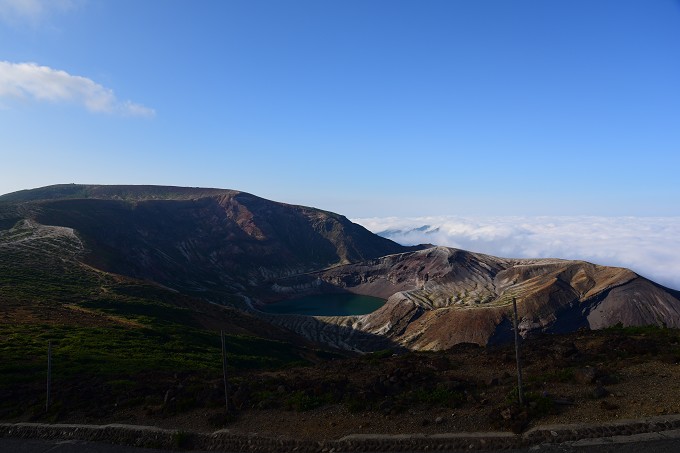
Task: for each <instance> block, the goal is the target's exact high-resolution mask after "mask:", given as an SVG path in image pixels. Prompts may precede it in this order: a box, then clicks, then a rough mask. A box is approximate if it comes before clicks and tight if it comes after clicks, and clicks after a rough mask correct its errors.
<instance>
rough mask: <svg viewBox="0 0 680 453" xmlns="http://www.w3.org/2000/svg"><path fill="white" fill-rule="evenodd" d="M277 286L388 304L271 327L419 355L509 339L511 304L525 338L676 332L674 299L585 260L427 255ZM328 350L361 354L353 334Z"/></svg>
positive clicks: (434, 251)
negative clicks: (608, 331) (627, 329)
mask: <svg viewBox="0 0 680 453" xmlns="http://www.w3.org/2000/svg"><path fill="white" fill-rule="evenodd" d="M276 285H277V288H278V290H279V291H282V290H285V289H288V290H289V293H295V294H300V293H307V294H309V293H314V292H324V291H338V290H343V291H348V292H353V293H357V294H365V295H371V296H376V297H383V298H388V300H387V303H386V304H385V305H384V306H383V307H382V308H380V309H378V310H377V311H375V312H373V313H370V314H368V315H363V316H352V317H318V318H316V319H315V320H314V321H311V320H308V321H306V322H304V323H300V322H295V321H292V320H295V318H296V317H283V318H279V319H275V320H273V322H276V323H278V324H281V325H287V327H289V328H292V329H293V330H295V331H297V332H298V333H301V334H303V335H307V336H317V337H318V336H319V332H323V331H324V330H325V331H328V330H330V329H332V328H331V327H330V326H342V327H343V329H335V330H334V333H335V334H336V335H341V334H342V333H343V332H354V331H361V332H364V333H366V334H370V335H373V336H375V337H379V338H386V339H389V340H390V341H391V342H392V343H393V344H395V345H398V346H401V347H404V348H408V349H417V350H440V349H446V348H449V347H451V346H453V345H455V344H458V343H476V344H480V345H486V344H492V343H497V342H503V341H509V340H510V339H511V338H512V330H511V325H512V323H511V320H512V317H511V309H512V299H513V298H515V299H516V301H517V305H518V312H519V318H520V324H519V328H520V332H521V333H522V335H524V336H527V335H533V334H536V333H560V332H570V331H575V330H577V329H579V328H582V327H585V328H591V329H599V328H603V327H607V326H612V325H615V324H617V323H621V324H623V325H648V324H651V325H667V326H669V327H680V298H679V297H678V292H677V291H673V290H670V289H667V288H663V287H661V286H659V285H657V284H655V283H653V282H651V281H649V280H647V279H645V278H643V277H640V276H638V275H637V274H635V273H634V272H632V271H630V270H628V269H623V268H616V267H607V266H598V265H595V264H591V263H587V262H584V261H568V260H558V259H505V258H496V257H493V256H489V255H483V254H478V253H471V252H466V251H463V250H457V249H452V248H446V247H433V248H430V249H426V250H421V251H416V252H409V253H402V254H396V255H389V256H385V257H381V258H378V259H374V260H370V261H366V262H362V263H356V264H350V265H344V266H337V267H334V268H332V269H327V270H324V271H321V272H316V273H310V274H307V275H304V276H296V277H292V278H287V279H279V280H278V281H277V282H276ZM353 335H356V334H355V333H353ZM364 340H365V337H364ZM334 344H335V345H336V346H343V345H344V346H350V347H352V346H354V347H355V348H357V349H360V347H359V345H358V343H353V342H352V340H351V336H347V338H341V339H340V338H339V339H335V341H334ZM369 345H370V344H369ZM361 347H366V342H365V341H363V342H362V344H361Z"/></svg>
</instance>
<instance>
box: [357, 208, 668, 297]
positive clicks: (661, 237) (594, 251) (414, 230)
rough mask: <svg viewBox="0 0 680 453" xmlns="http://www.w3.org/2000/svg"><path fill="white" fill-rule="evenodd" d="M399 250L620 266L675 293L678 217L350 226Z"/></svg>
mask: <svg viewBox="0 0 680 453" xmlns="http://www.w3.org/2000/svg"><path fill="white" fill-rule="evenodd" d="M353 221H354V222H356V223H359V224H360V225H363V226H364V227H366V228H368V229H369V230H371V231H373V232H374V233H377V234H379V235H381V236H384V237H387V238H389V239H392V240H393V241H396V242H398V243H400V244H404V245H414V244H422V243H432V244H435V245H443V246H448V247H454V248H460V249H464V250H470V251H473V252H480V253H486V254H489V255H495V256H501V257H509V258H563V259H578V260H585V261H590V262H593V263H596V264H602V265H609V266H621V267H627V268H630V269H632V270H633V271H635V272H637V273H638V274H640V275H642V276H644V277H646V278H649V279H651V280H653V281H656V282H657V283H660V284H662V285H665V286H668V287H670V288H674V289H680V253H678V251H680V217H583V216H578V217H557V216H556V217H450V216H439V217H410V218H398V217H386V218H361V219H354V220H353Z"/></svg>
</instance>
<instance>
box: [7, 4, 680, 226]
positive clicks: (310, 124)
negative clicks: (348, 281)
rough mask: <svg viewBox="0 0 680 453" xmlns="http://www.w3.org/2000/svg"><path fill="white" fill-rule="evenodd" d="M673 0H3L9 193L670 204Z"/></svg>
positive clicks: (677, 164) (678, 163)
mask: <svg viewBox="0 0 680 453" xmlns="http://www.w3.org/2000/svg"><path fill="white" fill-rule="evenodd" d="M678 23H680V1H677V0H658V1H654V2H640V1H636V0H601V1H598V2H592V1H590V0H555V1H551V2H541V1H534V0H515V1H504V0H484V1H477V0H468V1H465V0H460V1H455V2H451V1H445V0H432V1H430V2H426V3H423V2H416V1H401V0H394V1H386V0H375V1H371V2H364V1H359V0H348V1H344V2H317V1H311V0H300V1H296V2H277V1H271V0H252V1H251V0H233V1H229V2H222V1H203V2H198V3H196V2H185V1H179V0H165V1H157V0H146V1H136V0H115V1H113V0H51V1H48V0H0V145H1V146H0V158H2V161H3V171H2V173H1V174H0V176H1V177H0V193H8V192H12V191H16V190H22V189H27V188H33V187H40V186H46V185H49V184H57V183H69V182H78V183H83V182H93V183H98V184H159V185H179V186H201V187H206V186H208V187H227V188H233V189H237V190H243V191H247V192H250V193H254V194H257V195H259V196H263V197H266V198H269V199H274V200H279V201H285V202H289V203H294V204H304V205H310V206H317V207H320V208H323V209H328V210H332V211H335V212H340V213H343V214H345V215H348V216H350V217H369V216H389V215H394V216H423V215H444V214H454V215H470V216H488V215H525V216H530V215H531V216H533V215H596V216H597V215H604V216H626V215H630V216H637V217H639V216H677V215H680V203H678V200H679V199H680V184H679V183H678V178H677V169H678V168H680V128H678V127H677V125H678V124H680V90H678V88H677V80H680V59H678V58H677V55H679V54H680V27H678V26H677V25H678Z"/></svg>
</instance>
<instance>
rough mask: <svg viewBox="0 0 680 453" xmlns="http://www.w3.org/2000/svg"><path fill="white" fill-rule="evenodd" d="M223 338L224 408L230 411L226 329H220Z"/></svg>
mask: <svg viewBox="0 0 680 453" xmlns="http://www.w3.org/2000/svg"><path fill="white" fill-rule="evenodd" d="M220 339H221V340H222V375H223V377H224V408H225V409H226V411H227V412H229V384H228V383H227V347H226V344H225V341H224V330H220Z"/></svg>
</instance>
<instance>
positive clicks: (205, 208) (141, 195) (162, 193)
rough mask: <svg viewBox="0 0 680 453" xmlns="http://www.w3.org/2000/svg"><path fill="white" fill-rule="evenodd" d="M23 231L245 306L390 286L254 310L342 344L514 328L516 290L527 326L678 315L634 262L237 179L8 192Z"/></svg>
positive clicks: (674, 320)
mask: <svg viewBox="0 0 680 453" xmlns="http://www.w3.org/2000/svg"><path fill="white" fill-rule="evenodd" d="M24 230H31V231H32V233H31V234H33V235H36V234H39V235H42V236H45V237H47V238H49V237H54V238H57V237H63V238H68V239H69V240H68V241H66V242H63V241H62V242H63V243H62V244H61V245H60V243H59V241H55V240H51V241H48V242H50V243H51V244H52V245H51V246H54V247H56V248H57V249H59V247H61V248H62V253H63V254H64V256H68V257H71V258H74V256H75V255H77V259H78V260H80V261H82V262H83V263H85V264H87V265H89V266H91V267H93V268H96V269H98V270H103V271H107V272H113V273H116V274H121V275H125V276H128V277H133V278H137V279H144V280H150V281H153V282H154V283H156V284H161V285H164V286H166V287H169V288H172V289H174V290H177V291H179V292H181V293H183V294H190V295H192V296H198V297H200V298H202V299H203V300H208V301H217V302H222V303H230V304H233V305H236V306H238V307H240V308H243V309H249V307H248V304H245V303H244V301H245V300H249V301H252V302H254V305H255V306H257V304H260V303H270V302H275V301H277V300H280V299H283V298H287V297H292V296H296V295H302V294H320V293H326V292H353V293H357V294H365V295H371V296H377V297H381V298H385V299H388V302H387V303H386V304H385V305H384V306H383V307H382V308H381V309H379V310H377V311H376V312H374V313H371V314H368V315H364V316H351V317H325V318H323V317H306V316H294V315H266V314H263V313H259V312H258V311H256V310H251V311H252V313H253V314H256V315H257V316H259V317H260V319H264V320H266V321H268V322H270V323H273V324H276V325H279V326H282V327H286V328H287V329H289V330H292V331H294V332H297V333H299V334H302V335H303V336H305V337H306V338H308V339H311V340H313V341H315V342H317V343H322V344H327V345H332V346H335V347H340V348H343V349H350V350H359V351H371V350H378V349H385V348H396V349H399V348H406V349H415V350H439V349H446V348H449V347H451V346H452V345H455V344H458V343H476V344H480V345H486V344H494V343H499V342H503V341H507V340H509V339H510V333H511V322H510V319H511V318H510V316H509V315H510V309H511V301H512V299H513V298H515V299H516V300H517V302H518V309H519V316H520V320H521V322H520V329H521V330H522V332H523V335H525V336H527V335H531V334H534V333H539V332H572V331H575V330H577V329H579V328H582V327H586V328H591V329H598V328H602V327H606V326H611V325H614V324H617V323H621V324H623V325H648V324H654V325H667V326H671V327H678V326H680V293H679V292H677V291H674V290H670V289H668V288H664V287H661V286H659V285H657V284H655V283H654V282H651V281H649V280H646V279H644V278H642V277H640V276H638V275H637V274H635V273H634V272H632V271H630V270H627V269H622V268H613V267H605V266H598V265H595V264H591V263H586V262H582V261H566V260H558V259H535V260H531V259H521V260H520V259H506V258H497V257H493V256H489V255H482V254H477V253H471V252H466V251H463V250H456V249H450V248H446V247H432V248H428V249H419V248H418V247H416V248H409V247H403V246H400V245H399V244H397V243H395V242H392V241H390V240H387V239H384V238H381V237H379V236H376V235H374V234H372V233H370V232H369V231H368V230H366V229H364V228H363V227H361V226H359V225H356V224H354V223H352V222H350V221H349V220H347V219H346V218H345V217H343V216H340V215H338V214H334V213H331V212H327V211H322V210H319V209H314V208H308V207H303V206H294V205H288V204H283V203H277V202H273V201H269V200H265V199H262V198H259V197H256V196H253V195H250V194H247V193H243V192H238V191H234V190H222V189H201V188H183V187H160V186H95V185H75V184H71V185H59V186H50V187H45V188H40V189H33V190H28V191H21V192H16V193H13V194H8V195H4V196H1V197H0V231H3V233H2V234H3V235H4V236H5V237H7V238H9V237H10V236H12V235H16V234H22V233H21V232H22V231H24ZM12 238H13V239H12V240H13V241H15V242H16V241H20V240H21V238H20V237H14V236H12ZM27 244H28V242H27ZM69 244H70V245H69ZM57 251H58V250H57ZM1 252H2V250H0V253H1ZM74 254H75V255H74ZM248 319H251V318H248Z"/></svg>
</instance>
